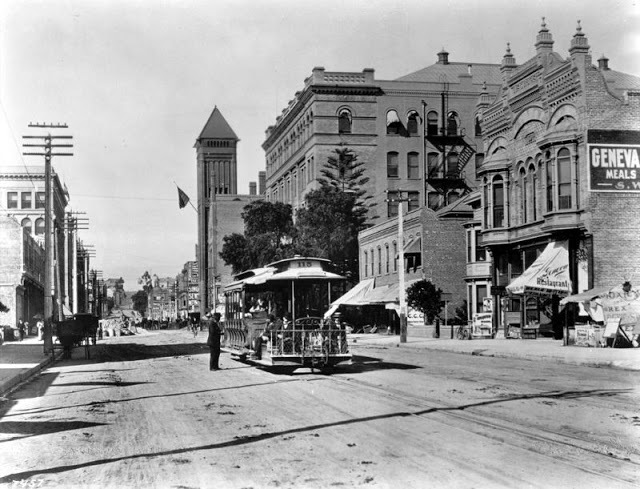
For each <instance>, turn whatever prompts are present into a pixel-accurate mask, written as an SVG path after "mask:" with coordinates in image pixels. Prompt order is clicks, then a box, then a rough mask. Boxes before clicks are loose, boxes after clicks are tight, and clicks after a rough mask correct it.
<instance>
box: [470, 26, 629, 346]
mask: <svg viewBox="0 0 640 489" xmlns="http://www.w3.org/2000/svg"><path fill="white" fill-rule="evenodd" d="M553 45H554V41H553V37H552V34H551V32H550V31H549V29H547V27H546V25H545V23H544V22H543V24H542V26H541V28H540V30H539V32H538V35H537V38H536V42H535V48H536V55H535V56H534V57H533V58H531V59H529V60H528V61H526V62H525V63H523V64H521V65H518V64H516V60H515V56H514V55H513V54H512V53H511V51H510V49H509V48H507V52H506V54H505V55H504V57H503V60H502V65H501V72H502V87H501V89H500V90H499V92H498V95H497V97H496V98H495V99H494V100H493V101H491V102H488V101H487V100H486V99H485V100H484V102H481V104H480V107H479V108H480V112H481V130H482V135H483V141H484V153H485V155H486V156H485V158H484V161H483V163H482V164H481V165H480V166H479V168H478V175H479V177H480V178H481V179H482V210H483V212H482V219H481V222H482V232H481V239H480V242H481V245H482V246H484V247H486V249H487V251H488V253H489V254H490V255H491V257H492V259H493V263H494V267H493V274H492V282H493V287H492V290H491V294H492V296H493V303H494V325H496V327H497V330H498V331H497V332H498V333H499V334H500V333H501V332H502V331H505V332H506V329H507V328H508V327H509V326H522V325H524V324H526V323H529V322H537V323H538V324H545V323H547V324H551V325H552V327H553V330H554V333H555V335H556V337H558V338H559V337H561V335H562V324H563V322H564V320H565V316H564V315H563V316H560V313H559V306H558V302H559V299H560V298H561V297H562V296H563V295H567V294H570V293H576V292H582V291H585V290H587V289H590V288H593V287H596V286H614V285H618V284H621V283H623V282H624V281H627V280H630V281H631V280H638V278H637V277H638V272H637V270H638V269H640V248H639V247H638V236H639V235H640V214H639V213H638V212H637V210H638V209H639V208H640V163H639V151H640V131H639V128H640V78H638V77H635V76H631V75H627V74H625V73H621V72H618V71H614V70H612V69H610V68H609V66H608V59H607V58H605V57H604V55H603V56H602V57H601V58H600V59H599V60H598V66H595V65H594V64H593V62H592V58H591V54H590V46H589V43H588V40H587V37H586V36H585V34H584V33H583V32H582V28H581V26H580V25H579V23H578V27H577V30H576V32H575V34H574V35H573V38H572V39H571V46H570V48H569V53H568V57H563V56H562V55H560V54H559V53H557V52H555V51H554V50H553ZM554 249H555V250H557V256H559V257H561V258H559V260H560V259H561V262H558V263H557V264H556V266H555V267H554V269H552V270H551V269H549V270H543V271H544V273H545V275H544V276H541V275H540V274H538V275H536V280H537V283H520V282H522V280H520V281H518V282H516V281H517V280H518V278H519V277H521V276H525V275H524V274H525V272H526V271H527V270H529V269H530V267H532V266H534V265H537V264H540V263H541V259H542V256H543V255H544V256H548V255H549V254H550V252H551V251H552V250H554ZM531 270H533V268H531ZM528 275H529V274H527V275H526V276H528ZM515 284H518V287H516V286H515ZM566 319H568V321H569V322H570V321H571V320H572V318H571V317H568V318H566Z"/></svg>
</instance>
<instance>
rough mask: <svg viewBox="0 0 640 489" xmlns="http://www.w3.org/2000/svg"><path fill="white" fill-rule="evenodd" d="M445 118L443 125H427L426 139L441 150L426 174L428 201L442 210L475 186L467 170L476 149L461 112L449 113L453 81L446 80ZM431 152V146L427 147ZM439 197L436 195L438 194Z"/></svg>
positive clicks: (428, 166) (443, 115) (434, 208)
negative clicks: (460, 116)
mask: <svg viewBox="0 0 640 489" xmlns="http://www.w3.org/2000/svg"><path fill="white" fill-rule="evenodd" d="M440 96H441V120H440V125H439V127H437V126H434V125H427V133H426V136H425V139H426V140H427V141H428V143H429V144H430V145H431V146H432V147H434V148H435V149H436V150H437V154H438V157H437V160H428V161H427V172H426V176H425V185H426V194H425V195H427V196H428V197H427V202H426V204H427V205H428V207H429V208H430V209H433V210H438V209H440V208H442V207H444V206H447V205H449V204H452V203H453V202H455V201H456V200H458V199H459V198H460V197H462V196H463V195H465V194H467V193H469V192H470V191H471V189H470V188H469V186H468V185H467V183H466V180H465V174H464V169H465V167H466V165H467V163H468V162H469V160H470V159H471V158H472V157H473V155H474V154H475V153H476V150H475V149H474V148H473V147H472V146H471V145H470V144H469V143H468V142H467V140H466V138H465V135H464V131H463V130H462V128H461V127H460V123H459V120H458V119H457V115H456V114H455V113H453V112H449V83H448V82H443V83H442V92H441V95H440ZM425 151H427V154H433V152H429V150H428V148H425ZM436 196H437V198H434V197H436Z"/></svg>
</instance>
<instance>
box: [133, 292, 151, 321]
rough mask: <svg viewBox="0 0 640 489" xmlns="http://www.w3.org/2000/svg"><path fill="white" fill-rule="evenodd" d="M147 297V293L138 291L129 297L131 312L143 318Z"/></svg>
mask: <svg viewBox="0 0 640 489" xmlns="http://www.w3.org/2000/svg"><path fill="white" fill-rule="evenodd" d="M147 297H148V296H147V292H145V291H144V290H139V291H138V292H136V293H135V294H133V295H132V296H131V300H132V301H133V310H134V311H138V312H139V313H140V314H142V315H143V316H144V314H145V313H146V312H147Z"/></svg>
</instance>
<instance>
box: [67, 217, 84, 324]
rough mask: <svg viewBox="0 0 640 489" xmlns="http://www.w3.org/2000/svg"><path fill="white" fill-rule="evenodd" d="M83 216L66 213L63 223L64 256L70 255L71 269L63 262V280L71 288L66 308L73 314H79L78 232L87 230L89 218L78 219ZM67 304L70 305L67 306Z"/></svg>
mask: <svg viewBox="0 0 640 489" xmlns="http://www.w3.org/2000/svg"><path fill="white" fill-rule="evenodd" d="M84 214H85V213H84V212H68V213H67V218H66V221H65V224H66V227H67V230H68V232H67V235H66V237H67V239H66V240H65V243H67V246H66V250H65V256H66V257H68V256H69V253H71V257H72V258H71V260H72V263H71V267H69V263H68V260H66V261H65V263H66V264H67V267H66V274H65V280H66V283H67V284H68V286H70V287H71V294H68V293H67V307H69V309H71V311H72V312H73V313H74V314H77V313H79V312H80V309H79V308H78V231H79V230H81V229H89V227H88V223H89V218H86V217H78V216H80V215H84ZM69 240H71V243H69ZM69 248H71V249H69ZM69 302H71V303H70V304H69Z"/></svg>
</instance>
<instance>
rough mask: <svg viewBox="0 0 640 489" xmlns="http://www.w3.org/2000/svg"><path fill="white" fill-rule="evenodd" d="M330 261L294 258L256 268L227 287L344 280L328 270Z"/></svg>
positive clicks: (227, 288) (240, 274)
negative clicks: (292, 281) (282, 282)
mask: <svg viewBox="0 0 640 489" xmlns="http://www.w3.org/2000/svg"><path fill="white" fill-rule="evenodd" d="M330 263H331V262H330V261H329V260H326V259H324V258H310V257H298V256H296V257H294V258H287V259H285V260H280V261H277V262H274V263H270V264H269V265H267V266H266V267H263V268H254V269H252V270H246V271H244V272H242V273H239V274H238V275H236V276H235V277H234V278H235V279H236V280H235V281H233V282H231V283H230V284H229V285H227V286H226V287H225V290H227V291H230V290H234V289H238V288H242V287H243V286H245V285H261V284H265V283H267V282H275V281H283V280H321V281H326V280H344V279H345V277H343V276H342V275H338V274H337V273H333V272H330V271H328V270H326V267H328V266H329V265H330Z"/></svg>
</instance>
